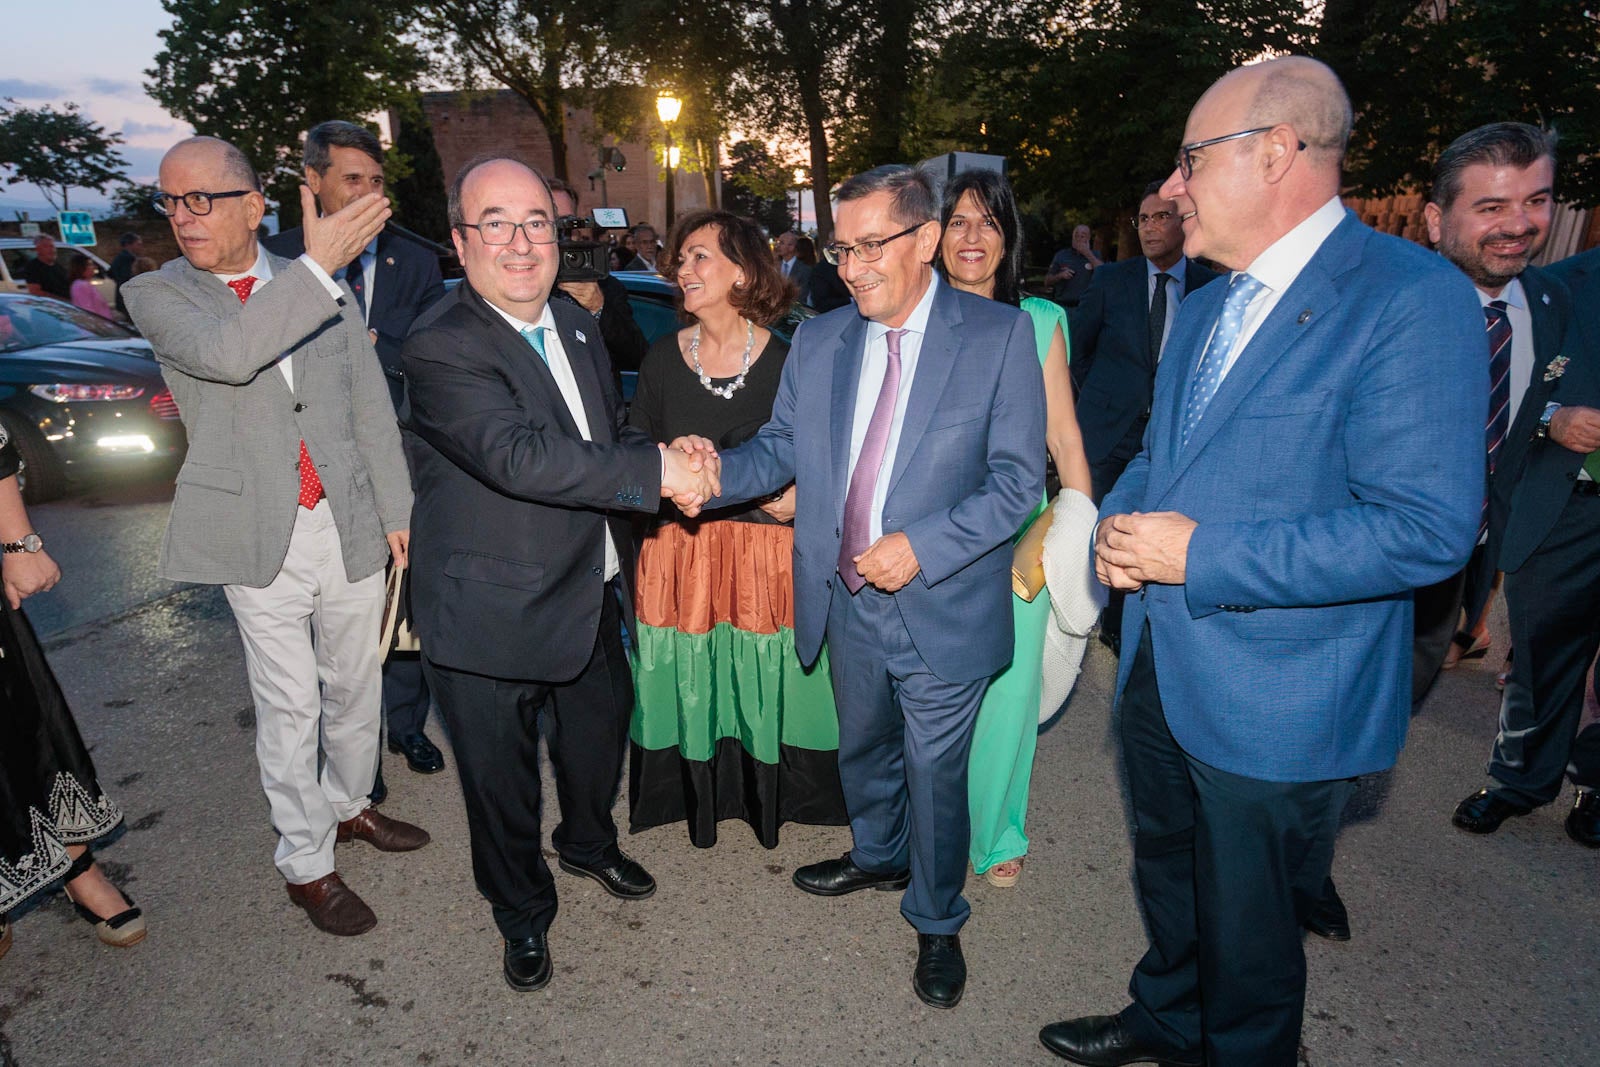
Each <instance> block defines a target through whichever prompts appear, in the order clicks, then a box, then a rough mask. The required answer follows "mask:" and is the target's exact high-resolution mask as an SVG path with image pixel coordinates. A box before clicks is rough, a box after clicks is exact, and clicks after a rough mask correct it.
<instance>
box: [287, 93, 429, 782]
mask: <svg viewBox="0 0 1600 1067" xmlns="http://www.w3.org/2000/svg"><path fill="white" fill-rule="evenodd" d="M305 178H306V185H307V186H308V187H309V188H310V189H311V191H312V193H313V194H315V195H316V197H317V201H318V203H319V204H320V205H321V207H322V212H323V214H325V215H330V214H332V213H333V212H335V211H338V210H339V209H340V208H342V207H344V205H346V204H348V203H349V202H350V201H352V200H354V199H355V198H356V197H358V196H363V195H365V194H367V193H373V192H376V193H381V192H383V191H384V174H383V146H382V145H380V144H379V143H378V139H377V137H375V136H373V134H372V131H371V130H368V129H367V128H366V127H365V126H358V125H356V124H355V123H353V122H340V121H337V120H335V121H331V122H323V123H319V124H317V125H316V126H313V127H312V128H311V129H310V131H308V132H307V133H306V149H305ZM262 244H264V245H265V246H266V248H267V251H269V252H275V253H277V254H278V255H280V256H284V257H287V258H291V259H292V258H293V257H295V256H298V255H299V254H300V253H301V252H303V251H305V247H304V246H305V234H304V232H303V231H302V230H301V229H300V227H298V226H296V227H295V228H294V229H291V230H285V231H283V232H282V233H279V234H274V235H273V236H272V237H269V238H267V239H266V240H265V241H263V242H262ZM338 277H339V278H340V279H342V280H344V281H346V282H348V283H349V285H350V291H351V293H352V294H353V295H354V296H355V298H356V304H357V310H359V311H360V313H361V316H362V318H363V319H364V320H365V321H366V324H367V332H368V334H369V335H370V336H371V337H372V343H373V346H374V347H376V348H377V350H378V362H379V364H381V365H382V367H383V376H384V380H385V381H386V382H387V384H388V386H389V399H390V400H392V401H393V402H394V408H395V412H396V414H397V416H399V415H403V414H404V413H405V400H406V394H405V373H404V371H403V370H402V367H401V363H400V345H401V343H402V342H403V341H405V339H406V334H408V333H410V332H411V324H412V323H413V322H414V321H415V320H416V318H417V316H418V315H420V314H422V312H423V311H424V310H426V309H427V308H428V307H430V306H431V305H433V304H435V303H437V302H438V300H439V299H440V298H441V297H443V296H444V281H443V279H442V278H441V276H440V273H439V257H438V256H436V255H435V254H434V253H433V252H432V251H431V250H430V249H428V248H426V247H425V246H423V245H422V244H421V243H420V242H419V241H418V240H417V239H415V238H414V236H413V235H412V234H410V233H408V232H407V231H404V230H400V229H398V228H393V227H389V228H385V229H384V230H382V231H381V232H379V234H378V236H376V237H374V238H373V239H372V241H371V242H370V243H369V244H368V245H367V247H366V248H364V249H362V251H361V254H360V255H359V256H357V257H356V259H355V261H354V262H352V263H350V264H348V265H347V266H346V267H345V268H344V269H343V270H342V271H340V272H339V274H338ZM432 703H433V697H432V695H431V694H430V693H429V692H428V686H427V683H426V682H424V681H423V678H422V662H421V660H417V659H409V658H405V657H391V658H390V659H388V660H386V661H385V662H384V664H383V710H384V718H385V720H386V722H387V725H388V733H389V751H391V752H394V753H397V754H399V755H403V756H404V757H405V760H406V763H407V765H409V766H410V768H411V769H412V770H413V771H416V772H417V773H418V774H436V773H438V772H439V771H442V770H444V755H443V754H442V753H441V752H440V751H439V749H438V747H437V746H436V745H434V743H433V742H432V741H429V740H428V737H427V735H426V734H424V733H423V732H422V727H423V724H424V723H425V722H426V721H427V719H428V708H429V706H430V705H431V704H432ZM388 794H389V791H388V789H387V788H386V787H385V785H384V782H383V767H382V764H381V763H380V765H379V767H378V777H377V780H376V781H375V782H374V783H373V788H372V802H373V803H374V804H380V803H382V802H383V799H384V798H385V797H386V796H388Z"/></svg>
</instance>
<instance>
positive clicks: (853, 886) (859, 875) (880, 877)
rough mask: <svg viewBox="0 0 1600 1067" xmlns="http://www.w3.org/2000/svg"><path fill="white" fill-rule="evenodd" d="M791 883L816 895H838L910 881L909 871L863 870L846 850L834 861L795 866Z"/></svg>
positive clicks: (899, 886) (895, 885) (893, 886)
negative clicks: (882, 871) (884, 872)
mask: <svg viewBox="0 0 1600 1067" xmlns="http://www.w3.org/2000/svg"><path fill="white" fill-rule="evenodd" d="M794 884H795V885H797V886H799V887H800V888H801V889H804V890H805V891H806V892H807V893H815V894H816V895H817V896H819V897H842V896H844V895H845V894H846V893H854V892H855V891H856V890H857V889H883V890H893V889H904V888H905V887H906V886H908V885H910V884H911V872H910V871H890V872H888V873H886V874H877V873H875V872H873V871H863V870H862V869H861V868H860V867H857V866H856V865H855V862H854V861H853V860H851V859H850V853H848V852H846V853H845V854H844V856H843V857H842V858H840V859H836V860H823V861H822V862H821V863H811V864H807V865H806V866H804V867H799V868H796V870H795V872H794Z"/></svg>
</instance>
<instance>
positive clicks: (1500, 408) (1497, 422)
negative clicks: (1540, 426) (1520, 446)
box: [1478, 300, 1511, 540]
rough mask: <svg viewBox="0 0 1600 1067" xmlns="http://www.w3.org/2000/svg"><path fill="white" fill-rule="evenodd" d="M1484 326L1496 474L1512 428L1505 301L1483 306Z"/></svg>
mask: <svg viewBox="0 0 1600 1067" xmlns="http://www.w3.org/2000/svg"><path fill="white" fill-rule="evenodd" d="M1483 318H1484V327H1485V329H1486V331H1487V333H1488V338H1489V421H1488V423H1487V425H1485V426H1484V431H1483V432H1484V447H1485V452H1486V454H1487V456H1488V463H1489V474H1490V476H1491V477H1492V476H1493V475H1494V468H1495V464H1497V463H1498V462H1499V461H1500V449H1501V448H1502V447H1504V445H1505V443H1506V433H1507V431H1508V430H1510V429H1511V318H1510V316H1508V315H1507V314H1506V302H1505V301H1504V300H1491V301H1489V302H1488V303H1487V304H1485V305H1484V306H1483ZM1488 532H1489V497H1488V495H1487V493H1485V495H1484V498H1483V514H1482V516H1481V517H1480V518H1479V520H1478V537H1479V539H1480V540H1481V539H1482V538H1483V535H1484V534H1486V533H1488Z"/></svg>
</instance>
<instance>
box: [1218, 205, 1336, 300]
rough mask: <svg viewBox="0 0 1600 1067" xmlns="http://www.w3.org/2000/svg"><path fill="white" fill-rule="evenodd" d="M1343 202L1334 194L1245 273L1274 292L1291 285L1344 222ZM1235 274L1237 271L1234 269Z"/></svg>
mask: <svg viewBox="0 0 1600 1067" xmlns="http://www.w3.org/2000/svg"><path fill="white" fill-rule="evenodd" d="M1344 216H1345V210H1344V204H1342V203H1341V202H1340V201H1339V198H1338V197H1337V196H1335V197H1333V198H1332V199H1330V200H1329V201H1328V202H1327V203H1326V204H1323V205H1322V206H1321V207H1319V208H1317V210H1315V211H1313V212H1312V213H1311V214H1310V215H1308V216H1306V218H1304V219H1303V220H1301V222H1300V224H1299V225H1298V226H1296V227H1295V228H1294V229H1292V230H1290V231H1289V232H1288V233H1286V234H1284V235H1283V236H1282V237H1280V238H1278V239H1277V240H1276V241H1274V242H1272V244H1270V245H1268V246H1267V250H1266V251H1265V252H1262V253H1261V254H1260V255H1259V256H1257V257H1256V258H1255V261H1254V262H1253V263H1251V264H1250V266H1248V267H1246V268H1245V273H1246V274H1248V275H1250V277H1252V278H1254V279H1255V280H1256V281H1258V282H1260V283H1261V284H1262V285H1264V286H1266V287H1267V288H1268V289H1269V290H1271V291H1272V292H1275V293H1281V292H1283V291H1284V290H1285V289H1287V288H1289V286H1291V285H1293V284H1294V280H1295V279H1296V278H1298V277H1299V276H1300V272H1301V271H1303V270H1305V269H1306V264H1307V263H1310V262H1311V257H1312V256H1314V255H1316V254H1317V249H1319V248H1321V247H1322V242H1324V241H1326V240H1327V239H1328V237H1329V236H1330V235H1331V234H1332V233H1333V231H1334V230H1336V229H1338V228H1339V223H1341V222H1343V221H1344ZM1235 273H1237V272H1235Z"/></svg>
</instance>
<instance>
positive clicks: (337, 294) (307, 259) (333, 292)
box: [300, 252, 344, 304]
mask: <svg viewBox="0 0 1600 1067" xmlns="http://www.w3.org/2000/svg"><path fill="white" fill-rule="evenodd" d="M300 262H301V263H304V264H305V265H306V266H308V267H310V268H311V273H312V274H314V275H316V279H317V281H319V282H321V283H322V287H323V288H324V289H326V290H328V295H329V296H331V297H333V298H334V299H335V300H337V301H339V302H340V303H341V304H342V303H344V290H343V289H341V288H339V283H338V282H336V281H334V280H333V277H332V276H331V275H330V274H329V273H328V272H327V271H325V270H323V269H322V264H320V263H318V262H317V261H316V260H314V259H312V258H311V254H310V253H309V252H303V253H301V255H300Z"/></svg>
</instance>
